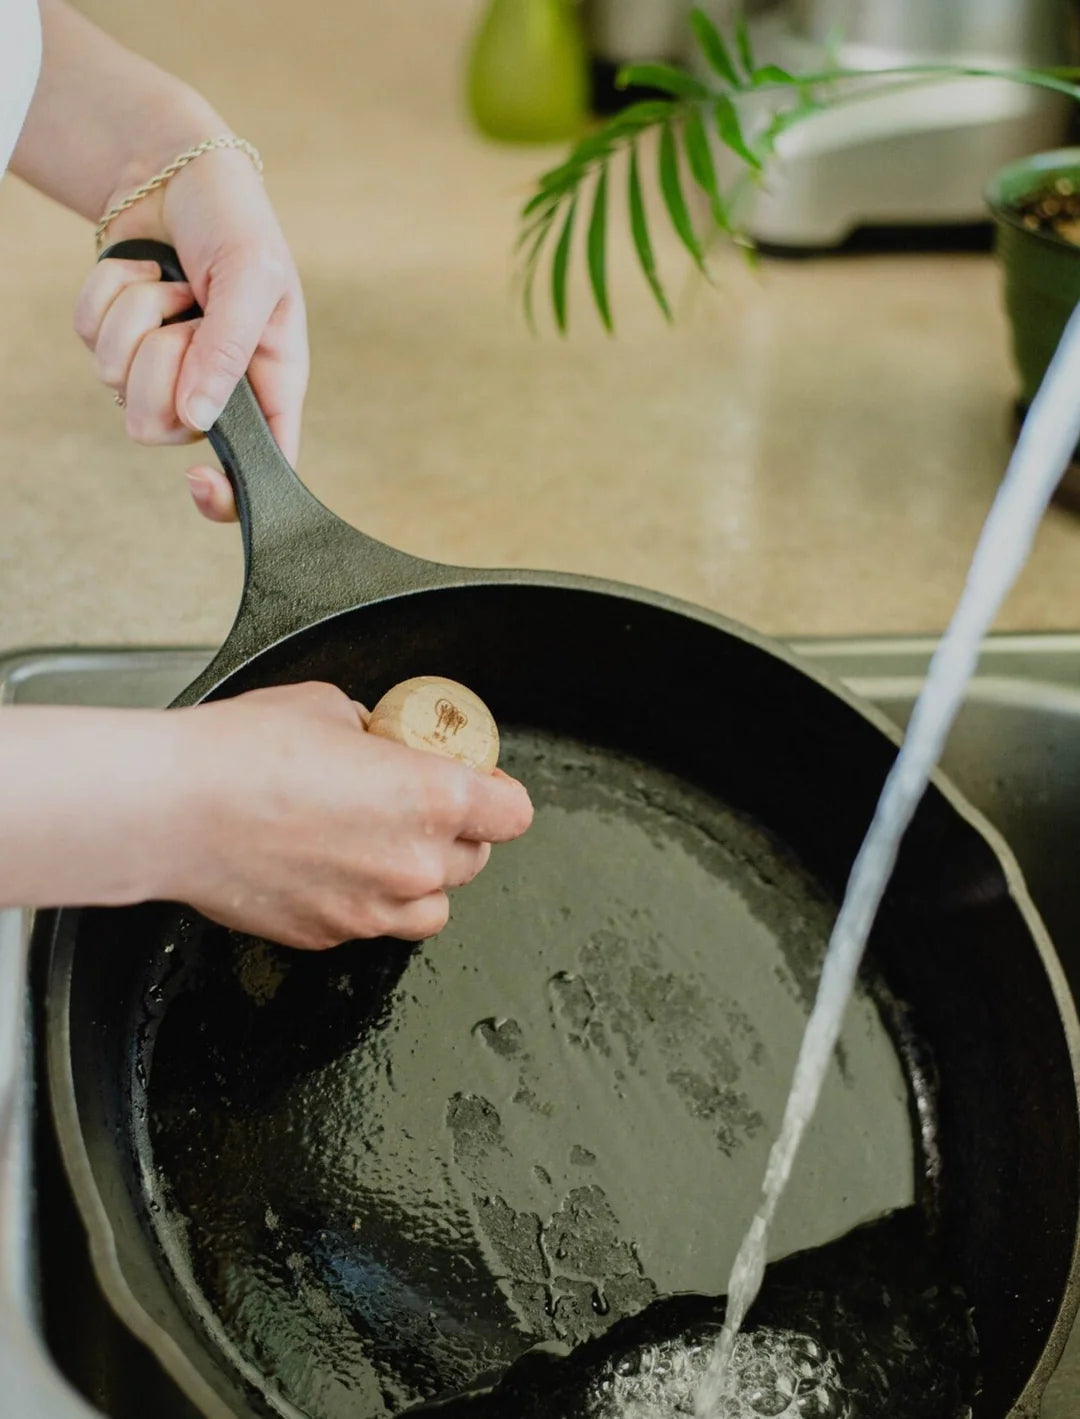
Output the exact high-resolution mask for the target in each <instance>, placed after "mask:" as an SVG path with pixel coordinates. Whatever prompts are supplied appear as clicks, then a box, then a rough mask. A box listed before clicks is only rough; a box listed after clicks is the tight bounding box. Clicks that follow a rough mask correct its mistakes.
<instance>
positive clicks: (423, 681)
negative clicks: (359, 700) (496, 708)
mask: <svg viewBox="0 0 1080 1419" xmlns="http://www.w3.org/2000/svg"><path fill="white" fill-rule="evenodd" d="M368 733H369V734H380V735H382V737H383V738H384V739H393V740H394V741H395V742H396V743H398V744H405V745H407V746H408V748H410V749H426V750H428V751H429V752H430V753H433V754H443V755H444V756H445V757H446V758H448V759H460V760H461V762H462V763H464V764H468V766H469V767H470V768H471V769H479V770H480V771H481V773H488V774H489V773H491V771H492V770H493V769H494V768H495V765H496V764H497V763H498V762H499V729H498V726H497V725H496V723H495V718H494V716H493V715H492V713H491V711H490V710H489V709H488V707H487V705H486V704H484V702H483V700H482V699H481V698H480V697H479V695H474V694H473V692H472V690H470V689H468V687H467V686H465V685H459V684H458V683H457V681H455V680H444V679H443V678H442V677H441V676H439V675H418V676H417V677H416V678H415V679H413V680H402V682H401V684H400V685H395V686H394V688H393V689H392V690H388V691H387V692H386V694H385V695H383V697H382V699H381V700H380V701H379V703H378V704H377V705H376V706H375V708H374V709H373V710H372V711H371V718H370V720H369V721H368Z"/></svg>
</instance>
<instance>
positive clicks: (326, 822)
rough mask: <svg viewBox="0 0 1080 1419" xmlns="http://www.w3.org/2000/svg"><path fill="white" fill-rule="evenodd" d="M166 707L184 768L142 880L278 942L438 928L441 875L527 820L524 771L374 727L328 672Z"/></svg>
mask: <svg viewBox="0 0 1080 1419" xmlns="http://www.w3.org/2000/svg"><path fill="white" fill-rule="evenodd" d="M169 718H170V719H171V720H172V722H173V724H174V725H175V732H176V734H177V735H178V740H177V743H176V745H175V751H174V759H175V762H176V763H177V765H179V766H181V772H182V774H183V782H182V783H178V785H177V789H178V796H177V797H176V799H175V806H174V807H173V809H172V819H173V824H174V825H173V826H172V827H171V828H170V829H169V831H168V834H167V837H166V839H165V843H166V848H165V850H164V851H163V852H162V854H161V862H160V876H159V878H158V880H156V881H154V883H153V887H152V893H153V895H155V896H164V897H167V898H170V899H173V900H179V901H186V902H190V903H191V904H192V905H193V906H195V907H198V908H199V909H200V910H201V911H202V912H203V913H204V914H205V915H207V916H209V917H212V918H213V919H214V920H215V921H219V922H222V923H224V924H225V925H227V926H233V927H237V928H239V929H241V930H243V931H248V932H251V933H253V934H255V935H259V936H265V937H269V938H270V939H271V940H274V941H280V942H283V943H284V944H285V945H289V946H299V947H304V948H307V949H310V950H318V949H321V948H324V947H328V946H334V945H337V944H338V943H339V942H341V941H345V940H349V939H351V938H353V937H372V936H396V937H400V938H402V939H404V940H409V941H419V940H422V939H424V938H425V937H428V936H434V935H435V934H436V933H437V932H439V931H441V930H442V928H443V927H444V926H445V925H446V921H447V917H448V914H449V910H450V907H449V901H448V899H447V895H446V893H447V890H448V889H449V888H452V887H459V886H462V885H464V884H465V883H466V882H470V881H471V880H472V879H473V878H474V877H475V876H476V874H477V873H478V872H479V871H480V870H481V868H482V867H483V866H484V864H485V863H486V862H487V860H488V856H489V855H490V852H491V848H490V844H491V843H493V842H496V843H501V842H508V841H509V840H510V839H512V838H516V837H518V836H519V835H520V834H521V833H523V832H524V831H525V830H526V828H528V826H529V824H530V822H531V821H532V805H531V804H530V802H529V798H528V794H527V793H526V791H525V789H524V788H523V787H522V786H521V784H520V783H518V782H516V781H515V780H514V779H511V778H508V777H507V776H506V775H505V774H501V773H495V774H493V775H486V774H480V773H477V772H475V771H474V770H472V769H468V768H465V767H464V766H463V765H461V764H459V763H456V762H455V761H453V760H450V759H445V758H441V757H440V756H439V755H436V754H432V753H427V752H422V751H419V750H414V749H405V748H402V747H401V746H400V745H398V744H393V743H390V742H388V741H387V740H385V739H382V738H379V737H377V736H375V735H373V734H370V735H369V734H368V733H367V732H366V730H365V728H364V725H365V720H366V712H365V711H364V710H363V709H362V708H361V707H360V706H359V705H356V704H354V703H353V701H352V700H350V699H349V698H348V697H347V696H346V695H345V694H343V693H342V692H341V691H340V690H338V689H336V688H335V687H334V686H332V685H326V684H320V683H312V684H305V685H290V686H284V687H280V688H275V689H270V690H256V691H253V692H251V693H249V694H246V695H240V696H238V697H236V698H235V699H231V700H222V701H219V702H215V703H212V704H208V705H200V706H197V707H196V708H194V709H190V710H180V711H177V712H174V713H173V714H172V715H171V716H169ZM166 797H167V798H170V797H171V795H168V794H167V795H166ZM166 816H168V814H167V815H166Z"/></svg>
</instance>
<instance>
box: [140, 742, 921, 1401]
mask: <svg viewBox="0 0 1080 1419" xmlns="http://www.w3.org/2000/svg"><path fill="white" fill-rule="evenodd" d="M506 737H507V749H506V753H505V758H504V763H505V765H506V767H507V768H508V770H509V771H510V772H512V773H514V774H515V775H519V776H520V777H521V778H522V779H523V780H524V781H525V782H526V783H527V784H528V785H529V786H530V789H531V791H532V794H533V797H534V801H535V803H536V807H537V819H536V823H535V826H534V827H533V829H532V831H531V832H530V834H529V835H528V836H527V837H526V839H524V840H523V841H522V842H521V843H520V844H517V845H515V846H513V847H511V848H509V849H507V850H504V851H501V852H499V853H496V854H495V857H494V859H493V862H492V865H491V867H490V868H489V869H488V870H487V871H486V872H485V873H484V874H483V875H482V877H481V878H480V879H479V880H478V882H477V883H475V884H473V886H472V887H470V888H469V889H468V890H466V891H463V892H461V893H459V894H458V895H457V896H456V899H455V905H454V914H453V921H452V924H451V926H450V927H449V928H448V930H447V931H446V932H445V933H444V934H443V935H442V936H441V937H440V938H439V939H438V940H435V941H432V942H429V943H427V944H426V945H425V946H423V947H421V948H418V949H410V948H409V947H406V946H404V945H402V944H401V943H396V942H385V941H384V942H380V943H376V944H370V943H355V944H354V945H351V946H348V947H346V948H344V949H342V950H339V951H337V952H333V953H330V954H327V955H321V956H303V955H297V954H296V953H291V952H287V951H283V950H277V949H275V948H272V947H269V946H267V945H266V944H265V943H262V942H259V941H256V940H252V939H245V938H241V937H238V936H236V935H234V934H231V933H228V932H225V931H223V930H221V929H218V928H213V927H209V926H206V925H205V924H203V925H202V926H201V927H200V926H199V925H197V924H195V923H190V922H189V923H188V924H187V925H186V926H184V927H183V928H181V929H180V930H178V933H177V935H176V938H175V944H176V946H177V949H176V950H173V951H168V950H166V951H165V952H161V953H159V954H157V955H156V957H155V960H154V963H153V971H154V979H153V980H152V981H151V982H150V983H149V984H148V992H147V994H148V999H149V1002H150V1007H151V1010H150V1013H151V1017H152V1021H153V1025H152V1030H151V1036H150V1048H149V1050H148V1051H147V1053H148V1054H149V1065H150V1070H149V1077H150V1087H149V1096H148V1104H149V1116H150V1136H151V1140H152V1151H153V1159H154V1172H153V1179H154V1181H153V1191H154V1192H155V1193H156V1194H157V1195H156V1196H155V1197H154V1201H153V1206H154V1211H155V1215H156V1217H157V1221H158V1229H159V1236H160V1237H161V1240H162V1244H163V1246H164V1247H165V1250H166V1252H167V1253H168V1254H169V1256H170V1260H171V1262H172V1264H173V1265H174V1266H175V1267H176V1268H177V1269H178V1270H179V1271H180V1272H181V1274H183V1273H185V1272H189V1274H190V1277H191V1279H192V1280H193V1282H194V1288H193V1290H194V1292H195V1294H197V1295H198V1297H199V1299H200V1304H201V1306H202V1307H205V1310H204V1314H203V1320H204V1323H208V1324H209V1325H210V1326H212V1327H213V1329H214V1330H216V1331H217V1332H218V1335H219V1338H220V1339H221V1340H222V1341H223V1342H224V1345H225V1347H226V1349H227V1350H228V1351H230V1352H231V1353H232V1355H233V1357H234V1363H236V1364H237V1365H238V1366H240V1367H241V1368H242V1369H244V1370H246V1371H247V1373H248V1376H249V1378H251V1379H253V1380H257V1382H258V1383H259V1384H260V1386H261V1384H262V1383H265V1385H266V1386H267V1387H268V1390H269V1392H270V1393H271V1394H273V1395H275V1396H278V1397H280V1398H281V1399H284V1400H286V1401H287V1402H288V1403H289V1404H291V1405H293V1406H295V1408H296V1409H297V1410H298V1411H299V1412H301V1413H302V1414H304V1415H305V1416H309V1419H374V1416H377V1415H380V1416H381V1415H384V1414H394V1413H397V1412H399V1410H401V1409H402V1408H404V1407H405V1406H407V1405H409V1404H412V1403H415V1402H416V1401H418V1400H423V1399H430V1398H433V1397H436V1396H438V1395H439V1394H442V1393H444V1392H447V1391H450V1392H453V1391H455V1390H460V1389H462V1388H464V1387H466V1386H468V1385H469V1384H471V1383H473V1382H474V1381H476V1380H477V1379H478V1378H481V1377H483V1376H485V1375H489V1374H497V1373H498V1372H499V1371H501V1370H502V1369H503V1368H505V1366H506V1365H507V1364H508V1363H509V1362H510V1361H512V1360H513V1359H514V1358H515V1357H516V1356H517V1355H519V1354H520V1353H521V1351H522V1350H524V1349H525V1348H527V1347H528V1346H529V1345H531V1344H535V1343H536V1342H539V1341H544V1340H557V1341H562V1342H564V1343H566V1344H570V1345H576V1344H578V1343H580V1342H581V1341H584V1340H586V1339H587V1338H589V1337H591V1336H595V1335H598V1334H600V1333H602V1332H603V1331H605V1330H606V1329H607V1328H608V1327H609V1326H610V1325H611V1324H612V1323H613V1322H615V1321H617V1320H619V1319H620V1318H622V1317H624V1316H626V1315H628V1314H630V1313H632V1312H635V1311H637V1310H640V1309H641V1308H642V1307H643V1306H644V1305H645V1304H647V1303H648V1302H649V1301H650V1300H652V1299H653V1298H654V1297H655V1296H657V1295H658V1294H663V1293H670V1292H678V1291H701V1292H713V1293H715V1292H717V1291H720V1290H722V1289H723V1284H724V1280H725V1278H726V1276H727V1271H728V1268H729V1266H730V1263H731V1260H732V1257H733V1255H734V1250H735V1248H736V1246H737V1245H738V1241H739V1239H740V1235H741V1230H742V1229H743V1228H744V1226H745V1224H746V1221H747V1219H748V1217H749V1215H750V1213H751V1211H752V1207H753V1203H754V1200H755V1197H756V1191H757V1188H758V1186H759V1183H760V1178H761V1176H762V1173H763V1169H764V1164H765V1158H766V1154H767V1150H768V1147H769V1144H770V1142H771V1141H772V1139H773V1137H774V1136H775V1132H776V1128H777V1124H778V1121H779V1117H780V1113H781V1111H782V1108H783V1104H784V1101H785V1098H786V1093H787V1087H788V1083H789V1080H790V1075H791V1070H792V1066H793V1063H794V1056H795V1051H796V1049H797V1046H798V1042H799V1039H800V1036H801V1032H802V1027H803V1023H804V1020H805V1016H806V1013H807V1010H808V1007H809V1003H810V1001H811V998H812V992H813V989H814V984H815V980H816V975H817V971H818V968H819V966H820V960H821V955H822V952H823V949H824V945H825V942H826V940H827V935H828V930H829V926H830V924H831V920H832V915H833V907H832V904H831V903H830V901H829V899H828V897H827V896H826V895H825V893H824V892H823V891H822V890H821V889H820V888H819V887H818V886H817V885H816V884H815V883H814V881H813V880H812V879H811V878H810V877H809V876H808V875H807V874H806V873H805V872H804V871H803V870H802V869H801V868H800V867H799V866H798V864H797V863H796V862H795V861H794V859H793V858H792V857H791V856H790V854H788V853H787V852H785V851H784V850H783V849H782V848H781V847H780V846H779V845H778V844H777V843H776V842H774V841H773V840H771V839H770V838H769V837H768V836H767V835H766V834H764V833H762V832H761V831H759V830H758V829H757V828H755V827H754V826H753V825H752V824H751V823H750V822H749V821H748V820H747V819H745V818H744V817H742V816H740V815H738V814H736V813H734V812H732V811H730V810H728V809H725V808H724V807H723V806H722V805H721V804H720V803H719V802H718V801H717V800H716V799H715V798H712V797H710V796H709V795H707V794H706V793H704V792H703V791H701V790H699V789H696V788H694V787H692V786H691V785H690V784H688V783H686V782H685V781H683V780H681V779H680V778H678V777H676V776H675V775H673V774H670V773H668V772H665V771H663V770H661V769H658V768H655V767H651V766H649V765H647V764H645V763H643V762H640V761H635V760H632V759H628V758H626V757H625V756H623V755H620V754H618V753H616V752H614V751H611V750H602V749H599V748H595V747H593V748H590V747H587V746H585V745H582V744H580V743H578V742H575V741H572V740H569V739H565V738H562V737H556V736H552V735H547V734H542V733H538V732H532V733H529V732H523V731H518V732H512V733H510V734H508V735H507V736H506ZM170 944H172V943H171V942H170ZM193 1045H194V1046H195V1047H194V1048H193ZM916 1155H918V1156H919V1157H920V1158H921V1156H922V1148H921V1147H920V1148H918V1149H915V1148H913V1143H912V1134H911V1109H910V1102H909V1090H908V1081H907V1080H906V1078H905V1075H904V1072H903V1070H902V1069H901V1066H900V1064H899V1062H898V1059H897V1055H896V1053H895V1050H894V1046H893V1043H892V1041H891V1039H890V1037H889V1034H888V1032H887V1031H886V1028H885V1026H884V1024H883V1023H882V1020H881V1018H880V1016H879V1014H878V1011H877V1009H876V1007H875V1005H874V1004H873V1002H872V1001H871V999H870V998H869V996H868V995H866V994H865V993H864V994H863V995H862V997H861V998H860V999H859V1001H858V1003H857V1005H856V1006H855V1007H854V1009H853V1010H852V1012H851V1015H850V1018H849V1021H848V1024H847V1028H846V1031H845V1035H844V1040H843V1047H842V1049H841V1050H840V1052H839V1054H838V1059H837V1062H836V1064H835V1065H834V1068H833V1072H832V1077H831V1079H830V1081H829V1086H828V1092H827V1094H826V1097H825V1100H824V1103H823V1106H822V1109H821V1113H820V1116H819V1119H818V1121H817V1123H816V1125H815V1128H814V1130H813V1134H812V1136H811V1138H810V1140H809V1142H808V1145H807V1149H806V1153H805V1155H804V1157H803V1159H802V1161H801V1163H800V1166H799V1169H798V1173H797V1176H796V1180H795V1183H794V1185H793V1188H792V1192H791V1195H790V1197H789V1198H788V1200H787V1202H786V1203H785V1208H784V1211H783V1213H782V1215H781V1218H780V1221H779V1226H778V1229H777V1235H776V1248H777V1251H778V1253H779V1254H787V1253H790V1252H792V1251H794V1250H798V1249H801V1248H803V1247H808V1246H813V1245H818V1244H820V1243H822V1242H825V1241H828V1240H830V1239H831V1238H833V1237H835V1236H837V1235H838V1234H840V1233H842V1232H844V1231H846V1230H847V1229H849V1228H850V1227H852V1226H853V1225H855V1224H857V1223H859V1222H862V1221H864V1220H866V1219H867V1218H869V1217H874V1216H876V1215H878V1214H880V1213H881V1212H883V1211H885V1210H886V1209H889V1208H893V1207H900V1206H903V1205H905V1204H908V1203H910V1202H911V1201H912V1199H913V1197H914V1195H915V1177H914V1171H915V1167H916V1166H917V1165H916V1161H915V1159H916Z"/></svg>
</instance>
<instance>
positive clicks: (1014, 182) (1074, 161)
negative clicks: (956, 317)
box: [986, 148, 1080, 408]
mask: <svg viewBox="0 0 1080 1419" xmlns="http://www.w3.org/2000/svg"><path fill="white" fill-rule="evenodd" d="M1063 177H1067V178H1069V179H1071V180H1072V181H1073V182H1075V183H1076V185H1077V190H1078V191H1080V148H1059V149H1057V150H1056V151H1054V152H1049V153H1036V154H1035V155H1034V156H1033V157H1029V158H1022V159H1021V160H1020V161H1019V162H1016V163H1011V164H1010V165H1009V166H1008V167H1007V168H1003V169H1002V170H1001V171H1000V172H999V173H998V174H997V175H996V176H995V177H994V178H993V180H992V181H991V183H990V186H989V188H988V190H987V193H986V200H987V202H988V203H989V206H990V210H991V211H992V212H993V214H994V220H995V222H996V224H997V250H998V255H999V257H1000V259H1001V263H1002V266H1003V268H1004V273H1005V307H1006V310H1007V311H1008V315H1009V322H1010V324H1011V326H1012V344H1013V356H1014V358H1015V360H1016V367H1017V370H1018V372H1019V375H1020V404H1021V407H1022V408H1026V407H1027V405H1029V404H1030V403H1031V401H1032V399H1034V397H1035V392H1036V390H1037V389H1038V388H1039V385H1040V384H1041V383H1042V377H1043V375H1044V374H1045V373H1046V367H1047V365H1048V364H1049V363H1050V360H1051V358H1052V356H1053V354H1054V351H1055V350H1056V349H1057V346H1058V341H1059V340H1060V339H1061V336H1062V332H1063V331H1064V329H1065V323H1066V321H1067V320H1068V319H1069V316H1070V315H1071V314H1072V312H1073V310H1074V308H1075V306H1076V304H1077V302H1078V301H1080V246H1075V245H1074V244H1073V243H1072V242H1069V241H1066V240H1065V239H1064V237H1059V236H1054V235H1053V234H1052V233H1049V232H1042V231H1031V230H1029V228H1027V227H1025V226H1024V224H1023V222H1022V221H1021V219H1020V217H1019V216H1018V215H1017V212H1016V204H1017V203H1019V202H1022V201H1023V200H1024V198H1026V197H1030V196H1032V195H1033V194H1034V193H1036V192H1040V191H1042V189H1043V188H1045V187H1048V186H1049V185H1050V184H1051V183H1053V182H1054V181H1055V180H1056V179H1058V178H1063Z"/></svg>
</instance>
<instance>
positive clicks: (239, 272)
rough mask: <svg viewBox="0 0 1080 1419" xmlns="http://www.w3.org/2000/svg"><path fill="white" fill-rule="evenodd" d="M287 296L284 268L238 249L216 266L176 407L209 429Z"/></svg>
mask: <svg viewBox="0 0 1080 1419" xmlns="http://www.w3.org/2000/svg"><path fill="white" fill-rule="evenodd" d="M280 297H281V273H280V272H277V271H273V270H271V269H270V268H269V267H268V266H267V265H266V264H265V263H260V262H258V261H257V260H256V261H250V260H245V258H244V255H243V253H242V252H240V251H238V252H236V253H235V254H233V255H230V256H229V257H228V258H227V259H226V260H224V261H222V262H221V263H220V264H219V265H218V266H217V268H216V269H215V270H214V271H213V272H211V274H210V276H209V279H208V282H207V292H206V299H205V301H204V302H203V317H202V319H201V320H200V321H199V324H198V328H197V329H196V331H195V333H194V335H193V336H192V338H191V343H190V345H189V346H188V349H187V354H186V355H185V356H184V361H183V364H182V365H181V366H180V377H179V380H178V381H177V386H176V412H177V416H178V417H179V419H180V420H181V422H182V423H184V424H186V425H187V426H188V428H190V429H194V430H196V431H197V432H199V433H205V432H206V430H207V429H209V428H210V426H211V425H212V424H213V423H214V422H215V420H216V419H217V418H218V417H219V415H220V414H221V411H222V409H224V407H225V405H226V403H227V402H228V399H229V396H230V394H232V392H233V390H234V389H235V388H236V386H237V384H238V383H239V381H240V379H241V378H242V377H243V375H244V373H245V372H246V370H247V367H248V365H249V364H250V363H251V357H252V355H253V354H254V353H255V350H256V348H257V346H258V344H259V341H260V340H261V338H262V334H263V331H264V330H265V329H266V326H267V323H268V321H269V320H270V317H271V315H272V314H273V312H274V309H275V307H276V306H277V303H278V300H279V299H280Z"/></svg>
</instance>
